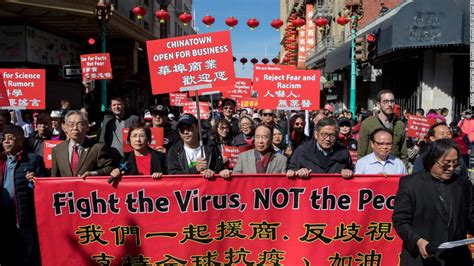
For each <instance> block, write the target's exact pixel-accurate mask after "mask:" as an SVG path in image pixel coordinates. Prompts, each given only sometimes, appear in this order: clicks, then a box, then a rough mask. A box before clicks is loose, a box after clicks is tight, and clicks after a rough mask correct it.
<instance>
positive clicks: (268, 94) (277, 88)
mask: <svg viewBox="0 0 474 266" xmlns="http://www.w3.org/2000/svg"><path fill="white" fill-rule="evenodd" d="M253 75H254V83H253V89H254V90H255V91H257V92H258V103H259V108H269V109H278V110H318V109H319V93H320V72H319V70H298V69H296V68H295V67H294V66H282V65H278V66H272V65H261V64H260V65H255V67H254V73H253Z"/></svg>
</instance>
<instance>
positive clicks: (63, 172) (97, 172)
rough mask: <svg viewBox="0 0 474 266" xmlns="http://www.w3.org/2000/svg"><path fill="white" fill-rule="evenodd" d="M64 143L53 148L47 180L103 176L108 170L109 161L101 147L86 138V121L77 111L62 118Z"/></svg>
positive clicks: (109, 169) (87, 122)
mask: <svg viewBox="0 0 474 266" xmlns="http://www.w3.org/2000/svg"><path fill="white" fill-rule="evenodd" d="M65 130H66V133H67V135H68V137H69V139H68V140H67V141H64V142H63V143H61V144H59V145H57V146H56V147H54V148H53V151H52V159H53V166H52V168H51V176H78V177H81V178H85V177H86V176H90V175H92V176H105V175H108V174H109V173H110V172H111V171H112V169H113V165H112V158H111V156H110V152H109V150H108V148H107V147H106V146H105V145H104V144H103V143H94V142H93V141H92V140H90V139H88V138H86V133H87V131H88V130H89V121H88V120H87V118H86V117H85V116H84V114H83V113H81V112H80V111H69V112H68V113H67V114H66V117H65Z"/></svg>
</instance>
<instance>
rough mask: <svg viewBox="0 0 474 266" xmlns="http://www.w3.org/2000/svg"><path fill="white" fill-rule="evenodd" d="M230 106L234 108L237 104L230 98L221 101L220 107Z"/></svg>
mask: <svg viewBox="0 0 474 266" xmlns="http://www.w3.org/2000/svg"><path fill="white" fill-rule="evenodd" d="M229 104H230V105H232V106H233V107H235V106H236V105H237V102H236V101H234V100H232V99H231V98H225V99H224V100H222V107H224V106H226V105H229Z"/></svg>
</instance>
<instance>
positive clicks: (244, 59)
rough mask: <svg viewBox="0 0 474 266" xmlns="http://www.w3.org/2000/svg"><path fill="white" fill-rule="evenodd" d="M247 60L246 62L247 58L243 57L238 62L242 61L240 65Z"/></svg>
mask: <svg viewBox="0 0 474 266" xmlns="http://www.w3.org/2000/svg"><path fill="white" fill-rule="evenodd" d="M247 62H248V60H247V58H245V57H242V58H240V63H242V65H245V64H246V63H247Z"/></svg>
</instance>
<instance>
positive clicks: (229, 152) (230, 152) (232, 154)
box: [222, 146, 246, 168]
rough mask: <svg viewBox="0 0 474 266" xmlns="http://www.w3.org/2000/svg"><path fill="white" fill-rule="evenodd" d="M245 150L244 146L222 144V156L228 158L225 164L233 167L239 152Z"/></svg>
mask: <svg viewBox="0 0 474 266" xmlns="http://www.w3.org/2000/svg"><path fill="white" fill-rule="evenodd" d="M245 150H246V149H245V148H241V147H232V146H223V151H222V156H223V157H225V158H227V159H229V163H228V165H227V166H228V167H229V168H234V166H235V164H236V163H237V159H239V154H240V153H241V152H243V151H245Z"/></svg>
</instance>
